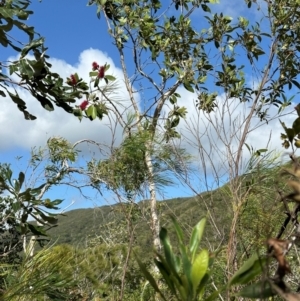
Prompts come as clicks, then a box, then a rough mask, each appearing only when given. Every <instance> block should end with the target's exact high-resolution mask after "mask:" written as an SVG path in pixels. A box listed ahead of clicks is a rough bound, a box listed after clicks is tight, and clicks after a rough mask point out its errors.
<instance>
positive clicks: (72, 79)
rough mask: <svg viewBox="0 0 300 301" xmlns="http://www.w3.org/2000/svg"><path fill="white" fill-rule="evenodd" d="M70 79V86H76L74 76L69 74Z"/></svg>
mask: <svg viewBox="0 0 300 301" xmlns="http://www.w3.org/2000/svg"><path fill="white" fill-rule="evenodd" d="M70 79H71V84H72V85H73V86H75V85H76V84H77V80H76V77H75V75H74V74H71V75H70Z"/></svg>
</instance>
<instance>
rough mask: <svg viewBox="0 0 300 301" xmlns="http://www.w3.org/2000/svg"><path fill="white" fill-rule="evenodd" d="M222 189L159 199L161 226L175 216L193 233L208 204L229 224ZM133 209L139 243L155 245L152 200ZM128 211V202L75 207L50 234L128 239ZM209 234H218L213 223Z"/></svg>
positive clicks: (62, 239) (68, 239) (75, 241)
mask: <svg viewBox="0 0 300 301" xmlns="http://www.w3.org/2000/svg"><path fill="white" fill-rule="evenodd" d="M221 191H222V189H218V190H216V191H214V192H211V193H203V194H201V195H198V196H195V197H191V198H174V199H169V200H164V201H161V202H159V208H160V209H159V210H160V217H161V225H162V226H165V227H168V224H169V222H170V218H169V216H170V215H174V216H176V218H177V219H178V221H179V222H180V223H181V225H182V226H183V228H184V229H185V230H186V231H187V232H189V230H190V228H191V227H192V226H194V225H195V224H196V223H197V222H198V221H199V220H200V218H201V217H203V216H205V215H207V208H206V206H205V203H206V204H207V205H208V206H209V208H210V212H212V213H213V214H214V215H215V216H217V217H218V219H219V220H218V223H220V224H223V225H229V221H230V210H227V209H226V208H227V206H225V203H226V200H224V196H222V192H221ZM212 200H213V201H212ZM222 203H223V204H224V205H222ZM224 208H225V209H226V210H225V211H224ZM133 209H134V212H131V214H132V215H131V218H132V220H133V221H134V222H133V225H134V228H135V242H136V244H138V245H139V246H143V247H151V232H150V229H149V226H148V225H147V215H148V214H149V210H148V209H149V208H148V202H147V201H143V202H140V203H139V204H138V205H134V208H133ZM127 211H129V205H124V204H115V205H112V206H102V207H95V208H89V209H76V210H71V211H68V212H67V213H66V214H65V215H64V216H60V217H59V221H58V226H57V227H55V228H52V229H50V231H49V235H50V236H51V239H52V242H54V241H56V243H58V244H63V243H68V244H72V245H85V244H86V243H87V242H88V241H89V240H90V239H93V238H95V237H98V238H99V239H102V240H106V239H107V240H109V239H111V240H114V241H118V240H125V241H126V239H127V237H126V236H127V233H128V231H127V230H126V229H127V222H126V219H125V218H124V216H125V214H126V213H125V214H124V212H127ZM225 233H226V231H225ZM206 234H207V236H210V239H211V238H212V237H213V236H214V234H213V229H212V227H211V226H210V225H209V224H208V226H207V229H206Z"/></svg>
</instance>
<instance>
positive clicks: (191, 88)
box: [183, 81, 195, 93]
mask: <svg viewBox="0 0 300 301" xmlns="http://www.w3.org/2000/svg"><path fill="white" fill-rule="evenodd" d="M183 86H184V88H185V89H186V90H188V91H189V92H192V93H194V92H195V91H194V89H193V87H192V86H191V84H190V83H189V82H187V81H184V82H183Z"/></svg>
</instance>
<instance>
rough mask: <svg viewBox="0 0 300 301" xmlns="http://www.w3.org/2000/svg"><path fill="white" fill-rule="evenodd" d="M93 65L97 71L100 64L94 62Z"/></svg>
mask: <svg viewBox="0 0 300 301" xmlns="http://www.w3.org/2000/svg"><path fill="white" fill-rule="evenodd" d="M92 67H93V71H95V70H97V69H98V68H99V65H98V64H97V62H93V64H92Z"/></svg>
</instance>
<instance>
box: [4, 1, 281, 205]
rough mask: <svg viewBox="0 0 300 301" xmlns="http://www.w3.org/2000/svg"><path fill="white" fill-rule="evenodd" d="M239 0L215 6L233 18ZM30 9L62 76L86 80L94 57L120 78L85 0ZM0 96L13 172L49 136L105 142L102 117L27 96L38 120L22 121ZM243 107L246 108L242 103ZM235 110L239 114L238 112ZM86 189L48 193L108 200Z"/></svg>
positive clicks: (189, 102)
mask: <svg viewBox="0 0 300 301" xmlns="http://www.w3.org/2000/svg"><path fill="white" fill-rule="evenodd" d="M241 2H244V1H242V0H234V1H229V0H224V1H222V0H221V4H220V6H218V7H217V10H218V11H223V12H224V14H228V15H231V16H233V17H237V16H238V15H239V14H243V13H244V12H245V8H244V4H243V5H242V4H241ZM30 9H31V10H33V11H34V14H33V15H32V16H30V19H29V20H28V23H29V24H30V25H33V26H34V27H35V29H36V31H37V32H38V33H40V34H41V35H42V36H44V37H45V38H46V43H45V45H46V46H47V47H48V48H49V49H48V51H47V53H48V55H50V57H51V62H52V63H53V68H55V69H56V70H57V72H59V73H60V74H61V75H62V76H63V77H67V76H69V75H70V74H72V73H74V72H78V73H79V75H80V76H82V77H83V78H86V79H87V74H88V71H90V67H91V63H92V62H93V61H97V62H98V63H99V64H101V65H102V64H104V63H106V62H108V63H110V64H111V69H110V70H111V72H112V74H113V75H115V76H116V77H118V78H122V73H121V71H120V69H119V68H120V63H119V58H118V53H117V51H116V48H115V47H114V46H113V45H112V41H111V39H110V37H109V35H108V33H107V26H106V24H105V23H104V19H103V18H102V19H100V20H99V19H98V18H97V16H96V7H95V6H90V7H87V1H85V0H80V1H73V0H72V1H71V0H63V1H59V0H43V1H42V2H39V1H37V0H33V1H32V4H31V6H30ZM202 17H203V15H201V14H198V15H197V14H196V15H195V18H194V21H196V22H199V23H197V25H199V24H200V23H201V22H200V21H197V20H201V18H202ZM251 17H253V18H257V19H258V20H259V16H258V12H257V11H255V10H254V11H253V14H252V16H251ZM195 24H196V23H195ZM17 34H18V33H17V32H16V35H17ZM16 37H18V36H16ZM2 50H3V49H1V57H2V58H3V56H4V57H7V58H8V57H10V56H14V55H15V53H13V52H11V50H9V49H4V50H3V52H2ZM121 90H122V83H121ZM180 91H181V92H182V95H183V96H182V100H181V101H182V102H184V105H185V106H186V107H187V108H188V110H189V112H191V113H194V111H195V108H194V106H193V99H194V95H192V94H191V93H189V92H187V91H184V90H183V89H181V90H180ZM24 97H26V95H24ZM120 97H122V91H121V92H120ZM4 101H6V102H7V103H5V107H4V108H3V109H2V115H1V114H0V127H2V130H0V139H1V152H0V162H10V163H12V166H13V167H14V168H15V170H16V174H15V176H16V177H17V173H18V172H19V170H22V169H23V168H26V163H27V162H26V159H27V158H28V155H29V151H30V148H31V147H33V146H43V145H45V143H46V141H47V139H48V138H49V137H51V136H54V135H61V136H63V137H66V138H67V139H69V140H70V141H71V142H72V143H74V142H75V141H77V140H80V139H84V138H90V139H93V140H97V141H99V140H101V141H102V142H104V143H109V140H110V138H111V130H110V129H109V128H108V127H107V126H106V121H105V120H104V121H103V122H100V121H98V120H97V121H94V122H90V121H89V120H83V121H82V122H81V123H80V122H79V121H78V120H77V119H76V118H75V117H74V116H70V115H67V114H66V113H65V112H63V111H62V110H60V109H59V108H57V109H56V110H55V111H54V112H51V113H49V112H45V110H43V109H42V108H39V107H36V103H35V102H33V101H31V100H29V101H28V107H29V108H30V109H31V110H33V113H36V115H37V116H38V120H37V121H25V120H23V115H22V114H21V113H20V112H19V111H18V110H17V109H16V107H15V106H13V105H12V104H11V103H8V102H9V100H4ZM244 109H245V110H247V108H244ZM0 113H1V112H0ZM5 114H7V115H5ZM8 114H9V116H8ZM238 114H240V113H239V112H237V115H238ZM193 117H194V115H191V117H189V120H192V118H193ZM271 129H272V131H273V135H274V136H275V137H276V135H278V133H279V132H280V131H281V128H280V125H278V124H270V125H269V126H268V127H263V128H261V131H260V132H259V133H260V134H257V135H254V136H252V137H250V142H252V144H253V145H254V146H255V147H257V148H264V147H265V143H266V137H267V136H268V134H269V132H270V130H271ZM181 130H182V132H183V133H184V134H185V135H186V136H188V137H191V136H190V134H189V133H188V130H187V129H185V128H181ZM120 137H121V136H120V133H116V139H117V140H118V139H119V140H120ZM204 140H205V139H204ZM203 143H205V142H203ZM275 146H276V147H278V144H277V145H276V144H275ZM94 151H95V150H94V149H89V147H87V148H85V150H84V152H83V153H82V154H81V155H80V156H81V157H80V160H84V156H85V155H87V154H91V153H92V152H94ZM16 156H22V157H23V158H22V159H20V160H19V161H16V159H15V158H16ZM198 176H199V178H200V177H201V174H200V175H199V172H198ZM197 181H198V178H197V177H195V180H194V182H193V184H195V187H196V190H197V191H201V187H202V188H203V185H202V184H201V183H200V181H199V183H198V182H197ZM86 194H87V195H89V196H90V197H91V199H92V200H85V199H84V197H83V196H82V195H80V194H79V193H78V191H76V190H74V189H71V188H64V187H63V188H59V189H57V188H55V189H53V190H52V191H51V192H50V193H49V196H50V197H52V198H63V199H66V201H65V203H64V206H68V205H69V204H70V203H71V202H72V200H73V201H75V203H74V205H73V206H72V207H70V208H69V209H75V208H80V207H91V206H94V205H101V204H107V202H112V201H113V200H112V199H111V196H110V195H108V194H104V197H103V196H101V195H99V194H94V192H91V191H90V190H86ZM193 194H194V192H193V191H191V190H190V189H188V188H183V187H182V186H174V187H170V188H168V189H167V190H166V192H165V194H164V195H162V196H161V198H170V197H175V196H178V197H180V196H192V195H193ZM107 198H108V199H107Z"/></svg>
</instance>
